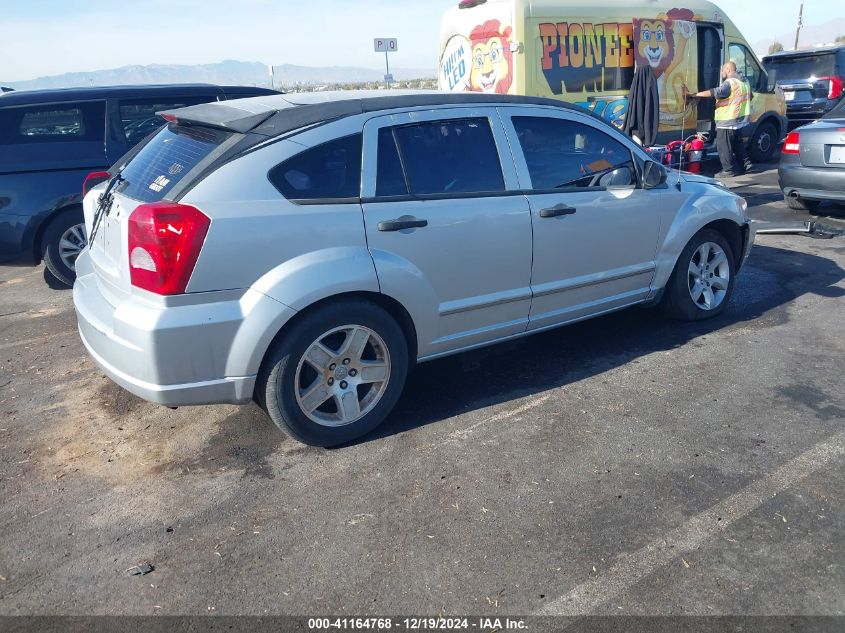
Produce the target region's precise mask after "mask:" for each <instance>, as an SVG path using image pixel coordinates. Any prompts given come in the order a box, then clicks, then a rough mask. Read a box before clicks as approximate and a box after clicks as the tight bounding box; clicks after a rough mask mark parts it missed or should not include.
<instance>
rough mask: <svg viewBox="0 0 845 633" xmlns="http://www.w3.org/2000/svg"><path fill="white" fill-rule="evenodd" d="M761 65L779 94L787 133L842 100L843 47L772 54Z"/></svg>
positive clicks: (822, 113) (844, 47) (843, 81)
mask: <svg viewBox="0 0 845 633" xmlns="http://www.w3.org/2000/svg"><path fill="white" fill-rule="evenodd" d="M763 65H764V66H765V67H766V72H767V73H768V75H769V82H770V83H773V84H776V85H777V86H779V87H780V88H781V89H782V90H783V94H784V97H785V99H786V116H787V118H788V119H789V127H790V129H792V128H794V127H797V126H799V125H804V124H805V123H809V122H810V121H815V120H816V119H818V118H819V117H821V116H822V115H824V114H825V113H826V112H829V111H830V110H831V109H832V108H833V106H835V105H836V104H837V102H838V101H839V99H840V98H841V97H842V96H843V86H845V45H843V46H824V47H820V48H813V49H809V50H803V51H783V52H780V53H774V54H773V55H769V56H767V57H764V58H763Z"/></svg>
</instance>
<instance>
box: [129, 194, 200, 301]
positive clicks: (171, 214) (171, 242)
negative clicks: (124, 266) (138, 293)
mask: <svg viewBox="0 0 845 633" xmlns="http://www.w3.org/2000/svg"><path fill="white" fill-rule="evenodd" d="M128 223H129V277H130V279H131V280H132V285H133V286H136V287H137V288H143V289H144V290H149V291H150V292H154V293H156V294H160V295H177V294H182V293H183V292H185V288H186V287H187V285H188V280H189V279H190V278H191V273H193V272H194V266H196V263H197V258H198V257H199V254H200V249H201V248H202V244H203V242H204V241H205V236H206V234H207V233H208V227H209V226H210V224H211V220H209V219H208V217H207V216H206V215H204V214H203V213H202V212H201V211H200V210H199V209H196V208H194V207H192V206H189V205H187V204H177V203H175V202H153V203H150V204H142V205H139V206H138V207H136V208H135V210H134V211H133V212H132V214H131V215H130V216H129V220H128Z"/></svg>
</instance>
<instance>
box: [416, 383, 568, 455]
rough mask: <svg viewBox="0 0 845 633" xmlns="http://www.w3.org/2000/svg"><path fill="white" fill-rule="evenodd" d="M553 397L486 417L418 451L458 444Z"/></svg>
mask: <svg viewBox="0 0 845 633" xmlns="http://www.w3.org/2000/svg"><path fill="white" fill-rule="evenodd" d="M551 397H552V396H551V394H547V395H545V396H540V397H539V398H536V399H534V400H529V401H528V402H526V403H525V404H522V405H520V406H518V407H516V408H515V409H508V410H506V411H500V412H499V413H495V414H493V415H491V416H490V417H489V418H488V417H484V418H483V419H481V420H479V421H478V422H476V423H475V424H470V425H469V426H467V427H464V428H461V429H458V430H456V431H453V432H452V433H449V435H447V436H446V437H444V438H443V439H441V440H439V441H437V442H434V443H432V444H423V445H420V446H417V447H416V450H418V451H426V450H431V449H435V448H439V447H441V446H443V445H445V444H449V443H451V442H457V441H458V440H462V439H465V438H466V437H467V436H468V435H470V434H472V433H473V432H474V431H476V430H477V429H479V428H480V427H482V426H486V425H488V424H493V423H494V422H501V421H502V420H507V419H509V418H514V417H516V416H518V415H521V414H523V413H525V412H526V411H530V410H531V409H535V408H537V407H539V406H540V405H541V404H543V403H544V402H546V400H548V399H549V398H551Z"/></svg>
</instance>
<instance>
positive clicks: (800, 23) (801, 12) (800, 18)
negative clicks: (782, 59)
mask: <svg viewBox="0 0 845 633" xmlns="http://www.w3.org/2000/svg"><path fill="white" fill-rule="evenodd" d="M802 26H804V3H803V2H802V3H801V8H800V9H798V28H797V29H795V46H793V47H792V50H794V51H797V50H798V34H799V33H801V27H802Z"/></svg>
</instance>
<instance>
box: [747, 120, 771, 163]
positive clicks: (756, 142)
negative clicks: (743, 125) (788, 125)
mask: <svg viewBox="0 0 845 633" xmlns="http://www.w3.org/2000/svg"><path fill="white" fill-rule="evenodd" d="M777 135H778V131H777V127H776V126H775V124H774V123H772V122H771V121H763V122H762V123H760V124H759V125H758V126H757V129H756V130H754V134H752V135H751V140H750V141H749V143H748V156H749V157H750V158H751V161H752V162H754V163H770V162H772V158H774V155H775V148H776V147H777V143H778V138H777Z"/></svg>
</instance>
